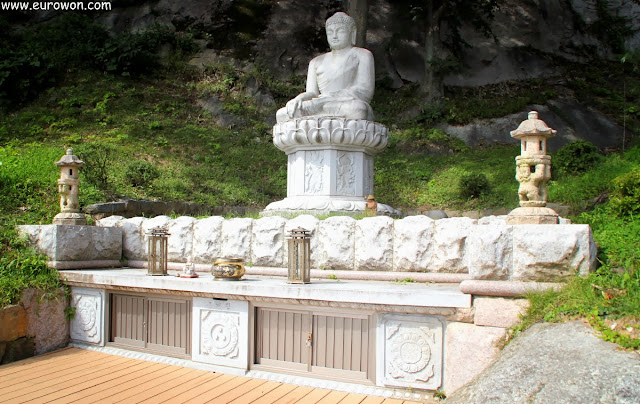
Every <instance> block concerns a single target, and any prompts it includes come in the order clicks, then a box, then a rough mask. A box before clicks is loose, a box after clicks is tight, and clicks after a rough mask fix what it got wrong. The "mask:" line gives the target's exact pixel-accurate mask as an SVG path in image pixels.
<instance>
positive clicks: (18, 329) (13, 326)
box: [0, 305, 27, 342]
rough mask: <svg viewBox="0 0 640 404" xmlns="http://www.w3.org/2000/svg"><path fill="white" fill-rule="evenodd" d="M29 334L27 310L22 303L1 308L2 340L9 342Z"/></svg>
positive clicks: (0, 339)
mask: <svg viewBox="0 0 640 404" xmlns="http://www.w3.org/2000/svg"><path fill="white" fill-rule="evenodd" d="M26 335H27V312H26V311H25V310H24V308H23V307H22V306H20V305H10V306H6V307H4V308H2V309H0V342H9V341H13V340H16V339H18V338H21V337H24V336H26Z"/></svg>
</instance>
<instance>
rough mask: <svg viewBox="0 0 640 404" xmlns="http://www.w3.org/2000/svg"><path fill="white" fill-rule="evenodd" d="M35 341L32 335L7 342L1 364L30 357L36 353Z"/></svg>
mask: <svg viewBox="0 0 640 404" xmlns="http://www.w3.org/2000/svg"><path fill="white" fill-rule="evenodd" d="M35 349H36V348H35V343H34V341H33V338H31V337H22V338H18V339H17V340H15V341H13V342H9V343H7V344H6V348H5V352H4V356H3V357H2V363H0V364H1V365H4V364H7V363H11V362H15V361H19V360H22V359H26V358H30V357H32V356H33V355H34V354H35Z"/></svg>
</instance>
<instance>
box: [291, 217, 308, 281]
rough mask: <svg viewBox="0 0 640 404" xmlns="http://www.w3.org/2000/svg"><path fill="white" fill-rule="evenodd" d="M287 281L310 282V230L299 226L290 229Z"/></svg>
mask: <svg viewBox="0 0 640 404" xmlns="http://www.w3.org/2000/svg"><path fill="white" fill-rule="evenodd" d="M288 239H289V273H288V277H287V282H288V283H311V247H310V246H311V232H310V231H309V230H305V229H303V228H301V227H298V228H297V229H293V230H291V232H290V233H289V235H288Z"/></svg>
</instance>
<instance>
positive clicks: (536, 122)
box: [507, 111, 558, 224]
mask: <svg viewBox="0 0 640 404" xmlns="http://www.w3.org/2000/svg"><path fill="white" fill-rule="evenodd" d="M556 133H557V131H556V130H554V129H551V128H550V127H549V126H547V124H546V123H545V122H544V121H542V120H540V119H539V118H538V112H537V111H531V112H529V116H528V119H527V120H525V121H522V123H521V124H520V126H518V129H516V130H514V131H511V137H513V138H515V139H519V140H520V144H521V147H520V155H519V156H517V157H516V180H518V182H519V183H520V187H519V188H518V196H519V198H520V207H519V208H516V209H514V210H513V211H511V213H509V215H508V216H507V224H557V223H558V214H557V213H556V212H555V211H554V210H553V209H550V208H547V207H546V206H547V182H548V181H549V180H550V179H551V156H549V155H548V154H547V139H549V138H551V137H553V136H555V134H556Z"/></svg>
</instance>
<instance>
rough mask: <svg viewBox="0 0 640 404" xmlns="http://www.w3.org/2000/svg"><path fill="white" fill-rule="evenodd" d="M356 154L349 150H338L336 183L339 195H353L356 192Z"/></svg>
mask: <svg viewBox="0 0 640 404" xmlns="http://www.w3.org/2000/svg"><path fill="white" fill-rule="evenodd" d="M354 160H355V156H354V155H353V153H349V152H343V151H341V152H338V165H337V170H336V176H337V178H336V184H337V192H338V195H348V196H353V195H355V194H356V170H355V167H354Z"/></svg>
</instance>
